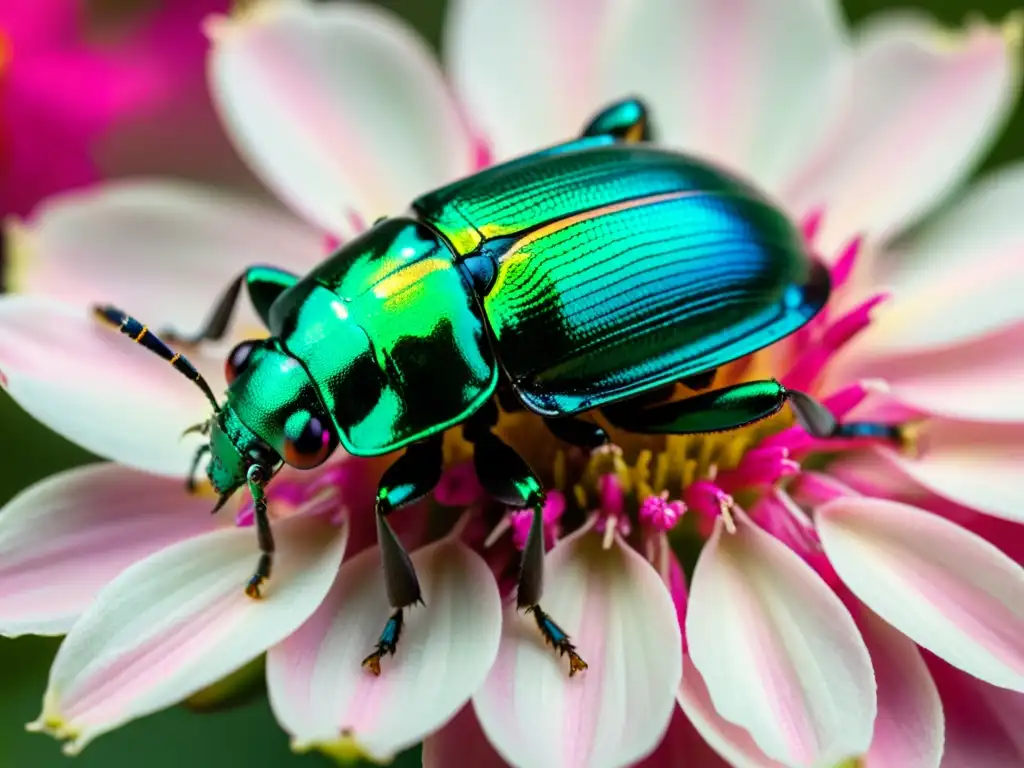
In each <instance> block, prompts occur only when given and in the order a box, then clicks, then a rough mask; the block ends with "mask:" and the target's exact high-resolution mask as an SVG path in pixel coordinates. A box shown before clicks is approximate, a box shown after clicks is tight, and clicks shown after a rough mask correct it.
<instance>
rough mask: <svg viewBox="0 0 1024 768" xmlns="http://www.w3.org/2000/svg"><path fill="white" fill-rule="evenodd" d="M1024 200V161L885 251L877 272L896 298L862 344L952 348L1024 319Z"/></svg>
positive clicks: (901, 350) (879, 348) (870, 349)
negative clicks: (1023, 221) (1023, 222)
mask: <svg viewBox="0 0 1024 768" xmlns="http://www.w3.org/2000/svg"><path fill="white" fill-rule="evenodd" d="M1022 205H1024V164H1017V165H1014V166H1011V167H1009V168H1006V169H1002V170H1000V171H998V172H996V173H993V174H991V175H989V176H988V177H986V178H985V179H984V180H982V181H981V182H979V183H977V184H975V185H974V186H972V187H971V188H970V189H969V190H968V191H967V192H966V194H964V195H963V196H962V197H961V198H959V199H958V200H957V201H955V202H954V203H953V204H952V205H951V206H950V207H948V208H947V209H945V210H943V211H942V213H941V214H940V215H938V216H937V217H935V218H934V219H933V220H931V221H929V222H926V223H925V225H924V226H923V228H922V229H921V230H919V231H917V232H915V233H914V234H913V235H912V236H910V237H909V238H906V239H904V240H903V241H901V242H900V243H898V244H897V245H895V246H893V248H892V250H891V252H883V253H882V254H880V255H879V256H878V257H877V258H876V259H875V260H874V261H873V262H872V263H871V268H870V277H869V279H870V280H871V281H872V282H873V283H874V284H875V285H884V286H885V287H886V289H887V290H888V291H890V292H891V294H892V299H891V300H890V301H888V302H886V303H885V304H884V305H883V306H881V307H880V308H879V309H878V310H877V311H876V312H875V313H874V315H873V320H874V321H873V323H872V325H871V327H870V328H869V329H868V330H867V331H866V332H865V333H864V334H863V337H862V339H860V340H858V342H857V350H863V352H864V353H865V354H871V353H873V354H883V353H887V354H888V355H890V356H892V357H896V356H899V355H903V354H913V353H920V352H924V351H932V350H941V349H948V348H952V347H955V346H956V345H959V344H963V343H964V342H967V341H971V340H974V339H977V338H979V337H985V336H989V335H992V334H995V333H998V332H1000V331H1002V330H1003V329H1006V328H1009V327H1011V326H1014V325H1019V324H1020V323H1021V321H1024V302H1021V301H1020V286H1021V285H1022V284H1024V226H1022V225H1021V221H1020V210H1021V206H1022ZM954 307H955V310H954V309H953V308H954ZM1014 351H1016V350H1012V349H1007V350H1006V352H1007V354H1011V353H1012V352H1014Z"/></svg>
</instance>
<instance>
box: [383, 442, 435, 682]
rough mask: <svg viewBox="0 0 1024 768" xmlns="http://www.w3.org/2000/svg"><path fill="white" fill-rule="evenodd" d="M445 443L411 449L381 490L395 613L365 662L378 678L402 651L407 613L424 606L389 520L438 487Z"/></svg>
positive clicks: (388, 584) (387, 581)
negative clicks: (384, 661)
mask: <svg viewBox="0 0 1024 768" xmlns="http://www.w3.org/2000/svg"><path fill="white" fill-rule="evenodd" d="M442 439H443V438H442V436H441V435H435V436H434V437H431V438H428V439H427V440H425V441H423V442H422V443H416V444H415V445H411V446H409V448H408V449H406V451H405V453H404V454H402V455H401V456H400V457H399V458H398V460H397V461H396V462H395V463H394V464H392V465H391V466H390V467H388V469H387V470H386V471H385V472H384V476H383V477H382V478H381V480H380V486H379V488H378V490H377V543H378V544H379V545H380V559H381V564H382V565H383V567H384V587H385V591H386V592H387V596H388V602H389V603H390V604H391V607H392V608H393V609H394V612H393V613H392V614H391V617H390V618H389V619H388V620H387V622H386V623H385V624H384V629H383V631H382V632H381V633H380V638H379V639H378V640H377V646H376V647H375V648H374V650H373V653H371V654H370V655H369V656H367V657H366V658H365V659H363V666H364V667H366V668H367V669H369V670H370V671H371V672H373V674H375V675H379V674H380V660H381V658H383V657H384V656H386V655H388V654H392V655H393V654H394V652H395V649H396V648H397V647H398V639H399V637H400V636H401V634H402V624H403V622H404V610H405V609H406V608H408V607H409V606H411V605H414V604H416V603H422V602H423V598H422V596H421V594H420V582H419V579H418V578H417V577H416V569H415V567H414V566H413V564H412V559H411V558H410V557H409V553H408V552H406V551H405V547H404V546H402V542H401V541H399V539H398V536H396V535H395V531H394V529H393V528H392V527H391V524H390V523H389V522H388V521H387V516H388V515H389V514H390V513H392V512H394V511H395V510H396V509H400V508H401V507H404V506H408V505H409V504H412V503H413V502H416V501H418V500H419V499H421V498H423V497H424V496H426V495H427V494H428V493H430V492H431V491H432V490H433V489H434V487H435V486H436V485H437V483H438V481H439V480H440V479H441V470H442V467H443V463H444V458H443V455H442V451H441V444H442Z"/></svg>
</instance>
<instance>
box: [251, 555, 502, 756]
mask: <svg viewBox="0 0 1024 768" xmlns="http://www.w3.org/2000/svg"><path fill="white" fill-rule="evenodd" d="M412 560H413V564H414V565H415V566H416V572H417V574H418V575H419V579H420V586H421V588H422V589H423V600H424V602H425V603H426V605H425V606H415V607H412V608H410V609H407V610H406V613H405V625H404V628H403V629H402V635H401V641H400V642H399V645H398V650H397V652H396V653H395V655H394V656H387V657H385V658H384V659H382V660H381V665H380V669H381V674H380V676H379V677H378V676H374V675H373V674H372V673H371V672H370V671H369V670H367V669H365V668H364V667H362V666H361V662H362V660H363V658H364V657H365V656H366V655H367V653H369V652H370V651H371V650H372V649H373V647H374V645H375V644H376V642H377V638H378V637H379V635H380V631H381V629H383V628H384V624H385V622H386V621H387V619H388V616H389V615H390V614H391V610H392V609H391V608H390V607H389V606H388V601H387V597H386V595H385V593H384V578H383V574H382V572H381V568H380V550H379V549H376V548H373V549H370V550H367V551H366V552H364V553H362V554H360V555H358V556H357V557H355V558H354V559H353V560H351V561H349V562H347V563H345V565H344V566H343V567H342V568H341V570H340V571H339V572H338V576H337V579H336V580H335V583H334V586H333V588H332V589H331V592H330V593H329V594H328V596H327V598H326V599H325V600H324V602H323V604H322V605H321V606H320V608H319V609H318V610H317V612H316V613H314V614H313V616H311V617H310V619H309V621H307V622H306V623H305V624H304V625H303V626H302V627H301V628H300V629H299V630H298V631H297V632H295V633H294V634H293V635H292V636H291V637H289V638H288V639H287V640H285V641H284V642H283V643H281V644H280V645H278V646H275V647H274V648H272V649H271V650H270V653H269V654H268V655H267V683H268V685H269V690H270V701H271V705H272V706H273V708H274V713H275V714H276V715H277V719H278V720H279V721H280V722H281V724H282V725H283V726H284V728H285V730H287V731H288V732H289V733H290V734H291V735H292V746H293V748H294V749H296V750H299V751H305V750H309V749H315V748H320V749H324V750H327V751H329V752H333V751H348V752H352V751H353V750H354V751H356V752H358V753H359V754H365V755H367V756H369V757H371V758H373V759H375V760H378V761H379V760H389V759H391V758H392V757H393V756H394V755H395V754H396V753H397V752H398V751H400V750H402V749H405V748H406V747H408V746H410V745H412V744H415V743H417V742H419V741H421V740H422V739H423V738H424V737H425V736H427V735H428V734H429V733H431V732H433V731H434V730H436V729H437V728H439V727H440V726H442V725H443V724H444V723H445V722H446V721H447V720H449V719H450V718H451V717H452V716H453V715H454V714H455V713H456V712H458V711H459V709H460V707H462V706H463V705H464V704H466V702H468V701H469V697H470V696H471V695H472V694H473V692H474V691H475V690H476V689H477V688H478V687H479V686H480V684H481V683H482V682H483V681H484V678H485V677H486V676H487V671H488V670H489V669H490V667H491V664H492V663H493V662H494V658H495V656H496V655H497V652H498V639H499V636H500V633H501V599H500V597H499V595H498V586H497V584H496V583H495V581H494V578H493V576H491V574H490V571H489V570H488V569H487V566H486V564H485V563H484V561H483V560H482V559H481V558H480V557H479V555H476V554H474V553H473V552H472V551H471V550H469V549H468V548H467V547H465V546H464V545H462V544H460V543H458V542H457V541H454V540H451V539H444V540H442V541H440V542H438V543H436V544H432V545H430V546H428V547H424V548H423V549H421V550H419V551H417V552H415V553H414V554H413V556H412Z"/></svg>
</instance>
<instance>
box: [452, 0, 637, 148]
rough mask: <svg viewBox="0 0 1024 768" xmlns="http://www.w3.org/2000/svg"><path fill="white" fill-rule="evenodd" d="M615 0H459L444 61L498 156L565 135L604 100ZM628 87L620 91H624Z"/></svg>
mask: <svg viewBox="0 0 1024 768" xmlns="http://www.w3.org/2000/svg"><path fill="white" fill-rule="evenodd" d="M611 5H612V2H611V0H593V1H592V2H590V3H588V4H587V5H586V6H582V5H580V4H579V3H578V2H575V1H574V0H516V1H515V2H511V3H510V2H506V0H455V2H452V3H451V4H450V6H449V8H450V10H449V21H448V23H447V24H446V25H445V32H446V39H445V45H444V51H445V58H446V63H447V65H448V70H449V71H450V72H451V77H452V81H453V82H454V84H455V87H456V88H457V89H458V92H459V96H460V97H461V99H462V101H463V102H465V104H466V105H467V106H468V107H469V114H470V117H471V119H472V120H473V121H475V123H476V124H477V126H478V127H479V128H480V129H481V130H482V131H483V133H484V134H485V136H486V138H487V139H489V141H490V148H491V151H492V156H493V158H494V159H495V160H504V159H507V158H509V157H512V156H514V155H519V154H523V153H525V152H530V151H532V150H536V149H540V148H541V147H544V146H547V145H549V144H554V143H556V142H560V141H567V140H569V139H572V138H574V137H576V136H578V135H579V133H580V132H581V131H582V130H583V127H584V125H585V124H586V122H587V120H589V119H590V118H591V117H592V116H593V115H594V114H595V113H596V112H597V110H599V109H601V108H602V107H603V106H605V105H604V104H603V103H602V102H601V95H599V94H598V93H596V92H595V86H596V83H595V79H594V72H595V67H596V66H597V63H598V55H599V42H600V38H601V35H602V31H603V30H604V29H605V26H606V24H607V23H608V21H609V20H610V19H609V14H608V11H609V8H610V7H611ZM623 95H624V94H618V95H617V96H616V98H621V97H622V96H623Z"/></svg>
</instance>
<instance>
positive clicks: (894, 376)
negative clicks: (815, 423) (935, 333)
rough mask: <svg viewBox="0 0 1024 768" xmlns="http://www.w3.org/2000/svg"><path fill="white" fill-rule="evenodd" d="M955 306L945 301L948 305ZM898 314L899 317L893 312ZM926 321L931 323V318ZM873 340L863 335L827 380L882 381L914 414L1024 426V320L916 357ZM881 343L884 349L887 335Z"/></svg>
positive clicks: (888, 392)
mask: <svg viewBox="0 0 1024 768" xmlns="http://www.w3.org/2000/svg"><path fill="white" fill-rule="evenodd" d="M1022 278H1024V275H1022ZM956 303H957V302H956V301H955V300H953V299H948V300H946V305H947V306H954V305H956ZM897 313H900V314H901V312H900V310H898V309H895V308H894V310H893V314H897ZM886 317H887V315H884V314H883V315H881V318H882V319H881V321H880V322H879V331H882V330H883V328H888V327H889V325H888V323H887V322H886V320H885V318H886ZM929 323H930V324H931V325H932V326H934V325H935V323H932V322H931V319H930V318H929ZM905 327H909V326H905ZM869 333H870V332H869ZM914 333H915V332H914V331H911V334H914ZM897 335H899V334H897ZM890 338H892V337H891V336H890ZM875 339H879V336H878V335H876V334H871V335H866V337H865V338H864V344H858V345H857V346H856V348H853V349H851V350H850V351H849V355H844V356H843V357H842V358H840V359H839V360H838V361H836V362H835V363H831V364H830V365H829V368H828V376H829V379H830V380H831V381H834V382H841V381H857V380H861V381H864V380H868V379H881V380H884V381H885V384H886V395H887V397H889V398H893V399H895V400H897V401H899V402H900V403H902V404H903V405H906V406H908V407H910V408H912V409H914V410H915V411H925V412H927V413H931V414H936V415H939V416H944V417H947V418H951V419H970V420H977V421H993V422H1015V423H1020V422H1024V398H1022V397H1021V396H1020V392H1021V386H1022V384H1024V319H1022V320H1021V321H1019V322H1018V323H1017V324H1016V325H1013V326H1010V327H1008V328H1006V329H1004V330H1002V331H999V332H996V333H992V334H990V335H987V336H985V337H984V338H978V339H968V340H966V341H964V342H962V343H959V344H955V345H954V346H952V347H943V348H941V349H936V350H932V351H925V352H918V353H915V352H913V351H907V352H901V351H899V350H892V351H888V350H887V349H885V347H884V346H883V347H881V349H879V350H877V351H876V349H875V348H874V347H873V345H872V341H873V340H875ZM880 341H881V344H882V345H884V344H885V337H884V336H882V338H881V339H880Z"/></svg>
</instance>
